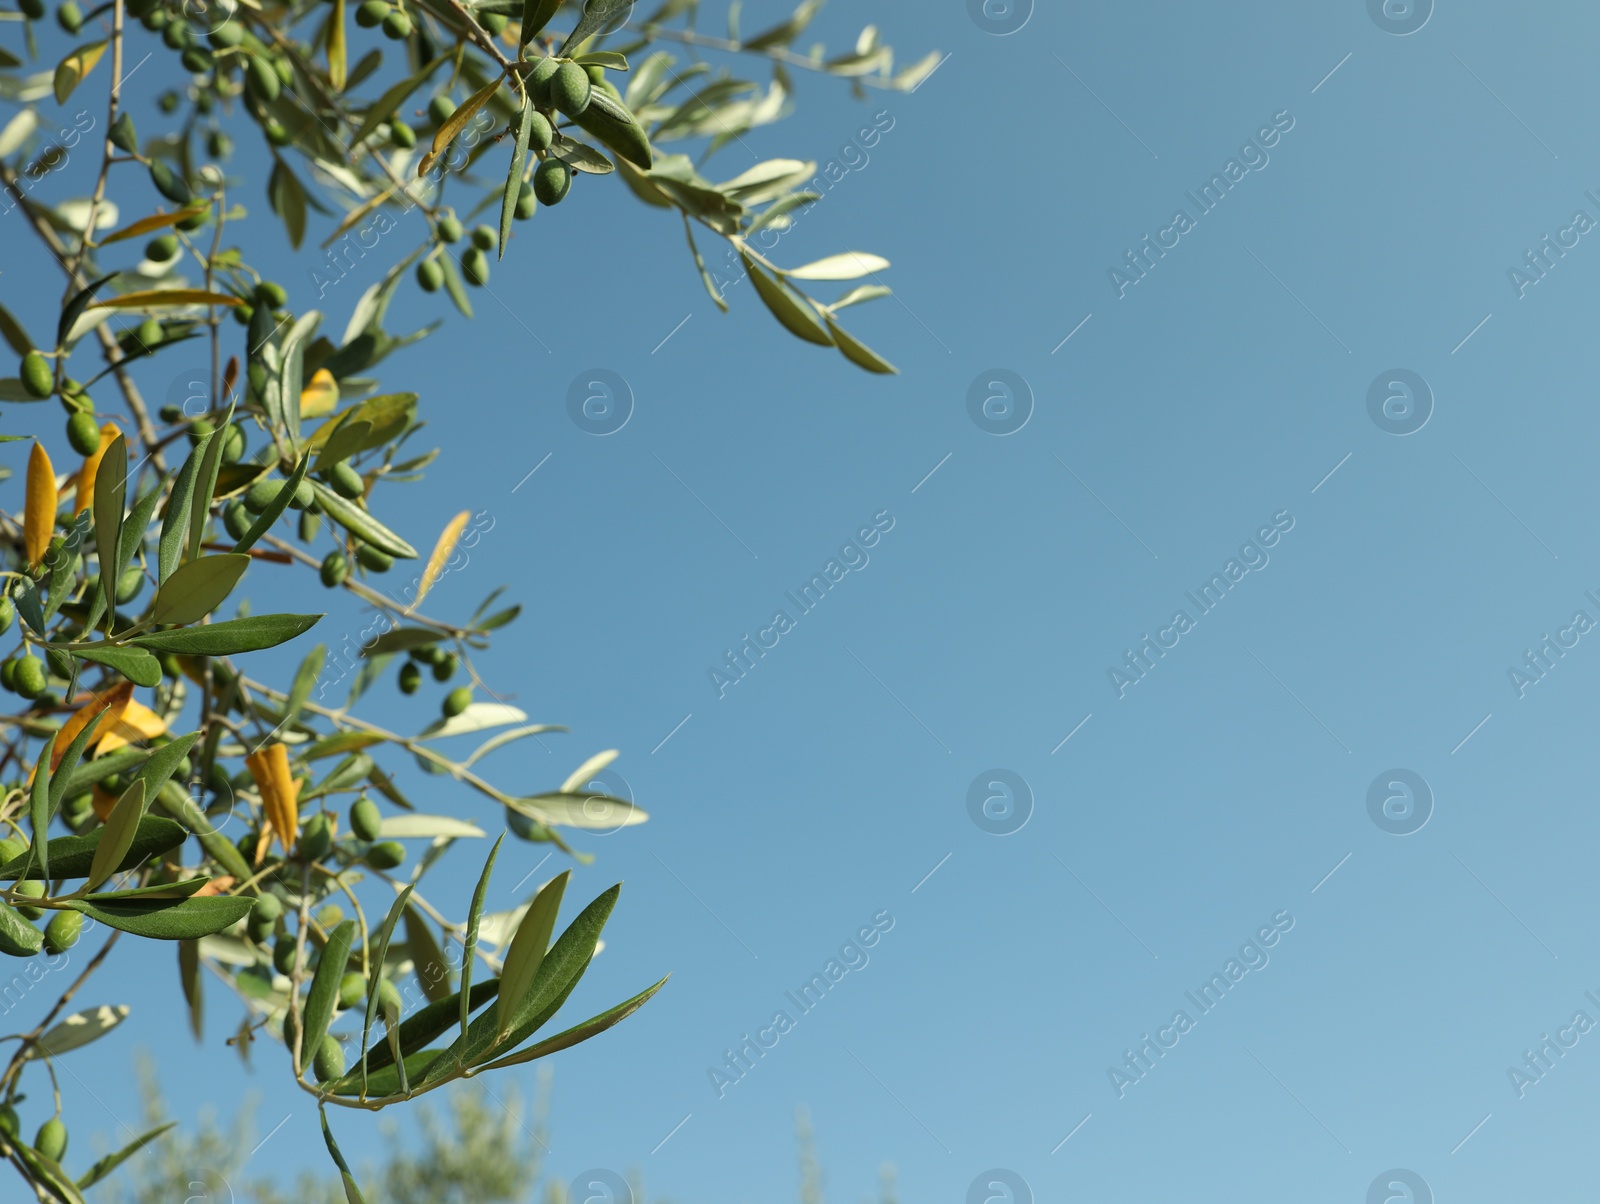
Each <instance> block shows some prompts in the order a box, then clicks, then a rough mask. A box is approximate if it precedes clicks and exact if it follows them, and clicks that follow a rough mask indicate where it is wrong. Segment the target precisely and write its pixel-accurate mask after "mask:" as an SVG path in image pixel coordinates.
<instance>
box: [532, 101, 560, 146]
mask: <svg viewBox="0 0 1600 1204" xmlns="http://www.w3.org/2000/svg"><path fill="white" fill-rule="evenodd" d="M555 140H556V132H555V130H554V129H553V128H552V127H551V125H550V119H549V118H548V117H546V116H545V115H544V114H543V113H540V112H538V111H535V112H534V114H533V118H532V120H531V121H529V122H528V146H529V148H530V149H532V150H535V151H539V152H541V153H542V152H544V151H547V150H549V149H550V144H551V143H552V142H554V141H555Z"/></svg>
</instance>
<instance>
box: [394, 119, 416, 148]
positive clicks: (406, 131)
mask: <svg viewBox="0 0 1600 1204" xmlns="http://www.w3.org/2000/svg"><path fill="white" fill-rule="evenodd" d="M389 141H390V142H392V143H393V144H394V145H395V146H398V147H399V148H400V149H401V150H410V149H411V148H412V147H413V146H415V145H416V144H417V132H416V131H415V130H414V129H412V128H411V127H410V126H409V125H407V124H406V123H405V122H403V121H391V122H390V123H389Z"/></svg>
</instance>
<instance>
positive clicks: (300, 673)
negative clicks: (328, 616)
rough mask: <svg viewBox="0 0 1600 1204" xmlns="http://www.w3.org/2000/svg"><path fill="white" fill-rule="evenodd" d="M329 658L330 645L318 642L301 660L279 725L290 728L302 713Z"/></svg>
mask: <svg viewBox="0 0 1600 1204" xmlns="http://www.w3.org/2000/svg"><path fill="white" fill-rule="evenodd" d="M327 659H328V646H327V645H326V644H318V645H317V646H316V647H315V648H313V649H312V650H311V651H310V652H308V653H306V659H305V660H303V661H301V662H300V668H299V669H297V670H295V675H294V682H293V683H292V684H291V685H290V687H289V698H288V701H287V702H285V703H284V704H283V718H282V719H281V720H280V721H279V726H280V727H282V728H285V729H287V728H289V727H292V726H293V725H294V721H295V720H296V719H297V718H298V717H299V715H300V708H301V707H303V706H305V704H306V699H308V698H310V697H311V691H312V689H313V688H314V687H315V686H316V684H317V678H319V677H321V676H322V666H323V665H324V664H325V663H326V662H327Z"/></svg>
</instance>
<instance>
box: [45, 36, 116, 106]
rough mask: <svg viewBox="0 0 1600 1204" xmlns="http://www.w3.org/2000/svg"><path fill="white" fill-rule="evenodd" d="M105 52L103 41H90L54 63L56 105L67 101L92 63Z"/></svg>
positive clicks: (92, 68)
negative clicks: (57, 62)
mask: <svg viewBox="0 0 1600 1204" xmlns="http://www.w3.org/2000/svg"><path fill="white" fill-rule="evenodd" d="M105 52H106V44H105V43H104V42H91V43H89V45H87V46H79V47H78V48H77V49H76V50H74V51H73V52H72V53H71V54H69V55H67V57H66V58H64V59H62V60H61V62H60V63H59V64H57V65H56V78H55V93H56V103H57V104H58V105H60V104H66V103H67V97H69V96H71V95H72V90H73V89H74V88H76V87H77V86H78V85H79V84H80V83H82V82H83V77H84V76H86V75H88V74H89V72H91V71H93V70H94V65H95V64H96V63H98V62H99V61H100V56H101V55H102V54H104V53H105Z"/></svg>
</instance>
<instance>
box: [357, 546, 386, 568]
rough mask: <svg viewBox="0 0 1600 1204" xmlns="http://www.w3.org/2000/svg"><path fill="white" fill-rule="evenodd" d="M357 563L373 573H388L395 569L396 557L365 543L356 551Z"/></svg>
mask: <svg viewBox="0 0 1600 1204" xmlns="http://www.w3.org/2000/svg"><path fill="white" fill-rule="evenodd" d="M356 561H357V563H358V564H360V565H361V567H362V568H364V569H366V570H368V571H369V572H373V573H387V572H388V571H389V570H390V569H392V568H393V567H394V557H393V556H391V555H389V553H387V552H385V551H383V550H382V549H380V548H375V547H373V546H372V545H371V544H368V543H364V544H362V545H361V546H360V547H359V548H357V549H356Z"/></svg>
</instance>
